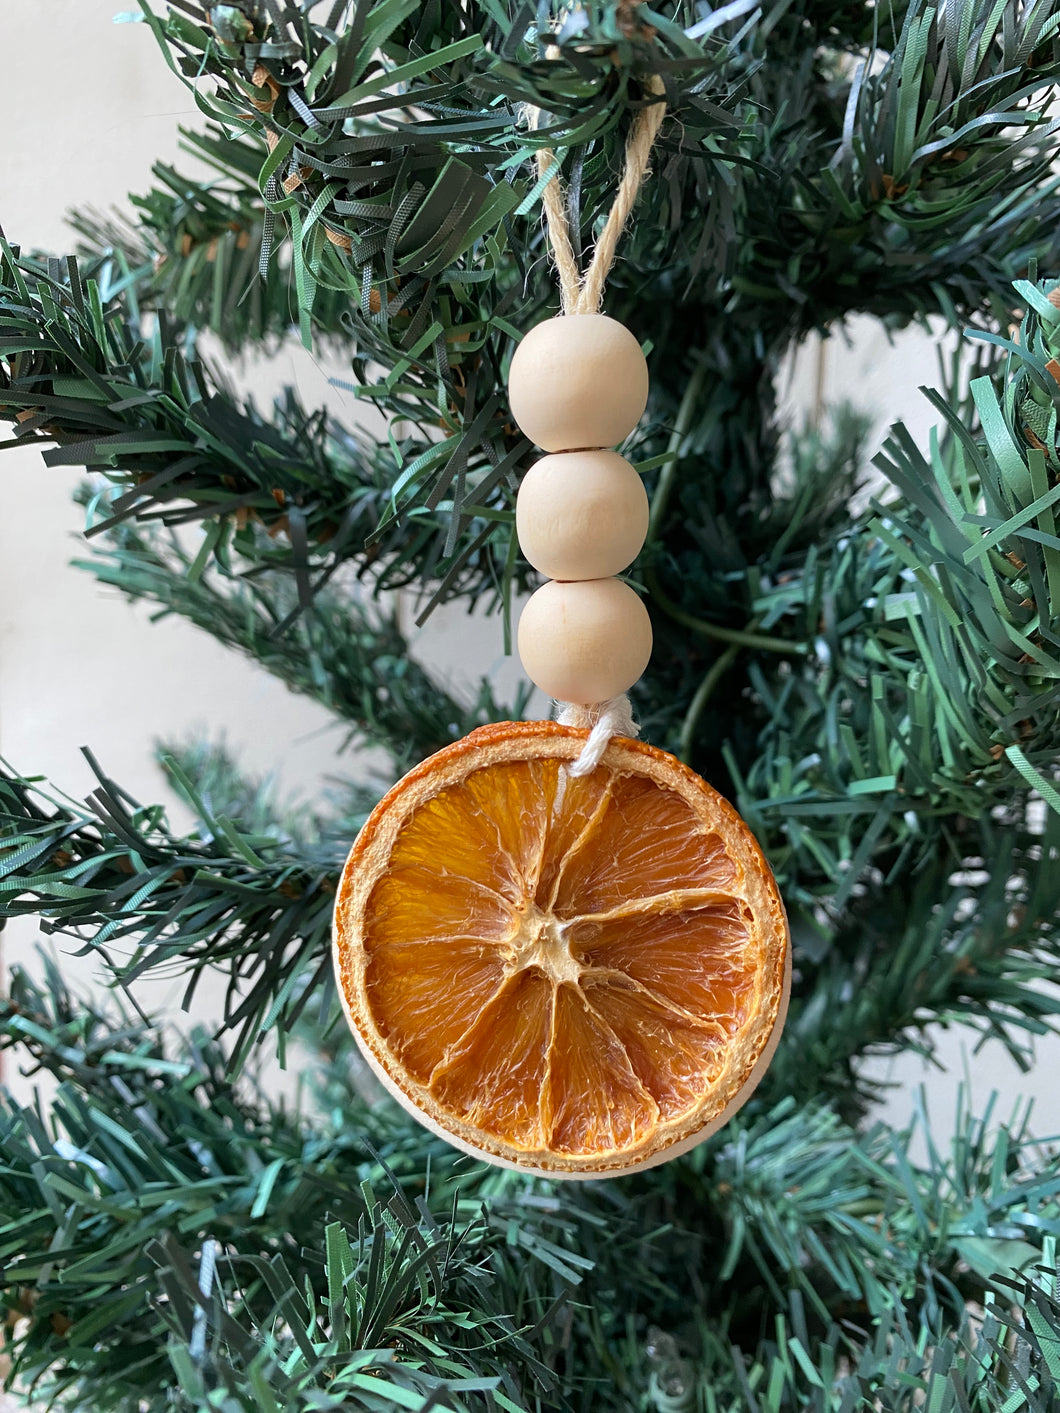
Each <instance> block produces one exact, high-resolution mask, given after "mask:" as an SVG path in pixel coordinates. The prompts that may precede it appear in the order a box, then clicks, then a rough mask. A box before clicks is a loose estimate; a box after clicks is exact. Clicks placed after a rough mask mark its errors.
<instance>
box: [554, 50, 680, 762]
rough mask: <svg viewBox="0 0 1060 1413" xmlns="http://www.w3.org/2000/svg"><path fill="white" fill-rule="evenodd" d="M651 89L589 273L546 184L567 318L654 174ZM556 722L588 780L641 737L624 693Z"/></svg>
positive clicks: (593, 289) (597, 282)
mask: <svg viewBox="0 0 1060 1413" xmlns="http://www.w3.org/2000/svg"><path fill="white" fill-rule="evenodd" d="M646 87H647V88H648V90H649V92H650V93H652V94H653V95H655V96H656V97H657V99H658V101H657V102H654V103H649V104H648V105H647V106H646V107H644V108H641V109H640V111H639V112H638V113H637V115H636V117H635V118H634V120H633V126H632V128H631V129H630V133H629V137H628V138H627V140H626V156H625V162H624V164H623V168H622V178H621V180H620V181H619V184H618V191H617V192H616V194H615V199H614V202H613V203H612V206H611V210H610V211H609V212H608V216H607V220H606V221H605V222H604V226H603V229H602V230H601V232H600V234H599V236H598V237H597V241H596V245H595V246H594V247H593V253H592V258H591V259H590V261H589V265H588V268H587V269H586V271H585V273H584V274H582V272H581V271H580V270H579V269H578V261H577V259H576V258H575V254H574V246H573V244H572V242H571V238H570V227H569V226H568V225H567V201H566V196H565V195H564V192H563V187H562V184H561V182H560V179H559V175H558V171H557V173H556V174H555V175H553V177H552V178H551V180H550V181H548V182H547V183H546V185H545V188H544V190H543V192H542V193H541V204H542V206H543V207H544V211H545V222H546V227H547V230H548V239H549V243H550V244H551V246H552V256H553V259H554V261H555V264H556V273H557V274H558V276H559V288H560V308H561V310H562V312H563V313H564V314H597V313H599V311H600V306H601V305H602V304H603V301H604V284H605V283H606V281H607V277H608V275H609V274H610V272H611V267H612V265H614V263H615V256H616V254H617V252H618V242H619V240H620V239H621V237H622V232H623V231H624V230H625V228H626V222H627V221H628V220H629V216H630V212H631V211H632V210H633V205H634V203H635V202H636V199H637V194H638V192H639V191H640V188H641V186H642V185H643V183H644V181H645V179H646V178H647V176H648V175H649V170H650V169H649V165H648V163H649V161H650V158H651V150H652V147H653V146H654V144H655V137H656V134H657V133H658V131H659V127H660V125H661V123H662V120H663V115H664V114H665V112H666V103H665V101H664V100H663V96H662V95H663V93H664V92H665V90H664V87H663V83H662V80H661V79H660V78H659V76H658V74H652V75H651V77H650V78H649V80H648V81H647V84H646ZM526 116H527V122H528V125H529V126H530V128H531V129H535V128H537V127H538V125H539V124H540V121H541V109H540V108H534V107H531V106H529V105H528V106H527V109H526ZM555 165H556V157H555V154H554V153H553V152H552V150H551V149H550V148H548V147H540V148H538V151H537V170H538V175H539V178H543V177H544V176H545V175H546V174H547V173H548V171H549V170H550V169H551V168H553V167H554V166H555ZM556 706H557V707H558V712H557V718H556V719H557V720H558V721H559V722H560V724H561V725H563V726H578V727H582V728H588V729H589V739H588V740H587V741H586V743H585V745H584V747H583V748H582V752H581V754H580V755H579V756H578V759H577V760H576V761H575V762H574V764H573V765H572V766H571V768H570V773H571V774H572V775H588V774H589V772H590V771H592V770H595V769H596V767H597V766H598V765H599V764H600V761H601V760H602V758H603V754H604V752H605V751H606V750H607V744H608V742H609V741H610V740H611V737H612V736H637V735H638V734H639V733H640V727H639V726H638V725H637V723H636V722H635V721H634V720H633V708H632V706H631V704H630V700H629V697H628V696H626V695H625V693H623V694H622V695H621V696H618V697H612V698H611V700H610V701H606V702H596V703H595V704H592V705H589V706H579V705H578V704H577V703H576V702H557V703H556Z"/></svg>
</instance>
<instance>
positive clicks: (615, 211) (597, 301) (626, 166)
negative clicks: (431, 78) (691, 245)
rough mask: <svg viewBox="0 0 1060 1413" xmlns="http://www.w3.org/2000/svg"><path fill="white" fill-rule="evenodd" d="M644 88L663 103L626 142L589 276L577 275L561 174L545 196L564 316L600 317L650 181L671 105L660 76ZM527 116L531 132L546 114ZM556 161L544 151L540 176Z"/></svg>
mask: <svg viewBox="0 0 1060 1413" xmlns="http://www.w3.org/2000/svg"><path fill="white" fill-rule="evenodd" d="M645 87H646V88H647V89H648V91H649V92H650V93H652V94H653V95H654V96H655V97H657V98H658V100H659V101H658V102H655V103H649V104H648V105H647V106H646V107H644V108H641V109H640V111H639V112H638V113H637V116H636V117H635V118H634V120H633V126H632V128H631V129H630V133H629V137H628V139H627V141H626V159H625V162H624V163H623V167H622V178H621V180H620V181H619V184H618V191H617V192H616V193H615V199H614V202H613V203H612V205H611V210H610V212H609V213H608V217H607V221H606V222H605V223H604V228H603V230H602V231H601V232H600V235H599V238H598V239H597V242H596V245H595V247H594V248H593V254H592V259H591V260H590V261H589V267H588V269H587V270H586V271H585V274H584V275H583V274H582V272H581V271H580V270H579V269H578V262H577V260H576V259H575V256H574V247H573V245H572V244H571V238H570V228H569V227H568V225H567V202H566V198H565V196H564V192H563V187H562V185H561V183H560V179H559V176H558V174H557V175H556V176H554V177H553V178H552V180H551V181H550V182H549V183H548V185H547V186H546V187H545V189H544V191H543V192H542V194H541V204H542V205H543V206H544V208H545V219H546V221H547V223H548V238H549V241H550V242H551V245H552V254H553V258H554V259H555V262H556V272H557V274H558V275H559V288H560V308H561V309H562V311H563V313H564V314H597V313H599V311H600V306H601V305H602V304H603V302H604V284H605V283H606V281H607V277H608V275H609V274H610V273H611V266H612V265H613V264H614V263H615V255H616V253H617V251H618V242H619V240H620V239H621V238H622V232H623V231H624V230H625V228H626V222H627V221H628V220H629V215H630V212H631V211H632V210H633V205H634V203H635V202H636V200H637V194H638V192H639V191H640V189H641V186H642V185H643V183H644V180H645V178H646V177H647V176H648V175H649V170H650V169H649V166H648V162H649V160H650V158H651V150H652V147H653V146H654V145H655V136H656V134H657V133H658V131H659V128H660V126H661V124H662V120H663V117H664V115H665V113H666V103H665V100H664V99H663V94H664V93H665V89H664V87H663V82H662V79H661V78H660V77H659V75H658V74H652V75H651V77H650V78H649V79H648V80H647V82H646V84H645ZM527 115H528V118H529V121H530V127H531V128H536V127H537V126H538V124H539V122H540V121H541V109H540V108H532V107H531V108H528V109H527ZM555 160H556V155H555V153H554V152H553V151H552V149H551V148H549V147H539V148H538V151H537V171H538V176H539V177H543V176H544V175H545V173H546V172H547V171H548V170H549V168H550V167H552V166H553V165H554V163H555Z"/></svg>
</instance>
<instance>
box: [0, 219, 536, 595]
mask: <svg viewBox="0 0 1060 1413" xmlns="http://www.w3.org/2000/svg"><path fill="white" fill-rule="evenodd" d="M151 279H152V276H151V274H150V267H149V266H140V267H138V268H135V269H134V268H130V267H129V265H128V264H127V263H126V260H125V258H124V256H123V255H122V254H121V252H118V253H115V254H110V255H102V256H100V257H99V258H98V259H97V260H95V261H94V262H93V263H92V264H91V265H90V266H88V267H86V268H85V269H84V270H83V271H82V270H81V269H80V268H79V267H78V265H77V262H76V261H75V260H73V259H68V260H64V261H61V262H60V261H43V260H40V259H30V258H24V257H21V256H20V255H18V253H17V252H16V251H14V250H13V249H11V248H10V247H9V246H7V245H5V244H4V243H3V242H2V240H0V418H2V419H5V420H8V421H11V422H12V423H13V424H14V425H15V429H16V433H15V436H14V437H13V438H12V439H11V440H10V441H8V442H6V443H3V445H4V446H26V445H39V446H41V447H42V448H46V447H48V446H49V445H51V444H55V445H54V447H53V449H51V450H45V451H44V460H45V463H46V465H49V466H70V465H74V466H77V465H81V466H86V467H88V468H90V469H92V470H96V471H100V472H102V473H103V474H104V475H105V476H107V477H108V479H109V480H110V481H111V482H112V483H113V484H115V485H116V486H117V487H119V488H120V490H121V495H120V496H119V497H118V498H117V500H116V501H115V503H114V505H113V506H112V507H111V508H110V509H109V511H108V513H106V514H104V515H101V516H98V517H93V518H92V521H91V522H90V525H89V534H94V533H99V532H100V531H102V530H105V529H106V528H107V527H108V526H112V525H115V524H120V523H123V522H124V521H126V520H129V519H132V518H137V519H140V520H144V519H153V518H160V519H162V520H163V521H164V522H165V523H167V524H186V523H189V522H194V521H201V522H203V523H204V524H205V527H206V531H207V543H206V548H205V549H204V562H205V559H206V558H214V559H216V560H218V561H220V562H222V563H224V562H225V561H226V559H227V556H228V555H229V554H234V555H237V556H239V557H241V558H242V559H243V560H245V561H246V562H247V564H246V567H248V568H251V567H253V568H267V569H269V570H279V571H282V572H284V573H287V574H290V575H292V576H293V577H294V580H295V582H296V584H297V588H298V594H299V600H300V602H301V603H302V605H303V606H304V605H307V604H308V603H309V602H310V601H311V599H312V597H313V595H314V593H315V592H316V590H317V589H318V588H319V587H320V586H321V585H322V584H324V583H326V582H327V581H328V579H329V578H330V577H331V575H332V574H333V573H334V572H335V570H336V569H337V568H338V567H339V566H340V565H342V564H345V563H347V562H348V561H354V562H355V563H356V564H357V565H358V566H359V568H360V569H361V571H362V572H368V571H370V572H371V574H372V577H373V581H374V583H375V584H376V585H377V586H378V587H380V588H394V587H399V586H400V585H403V584H406V583H409V582H419V581H424V580H425V581H428V582H429V581H430V580H432V579H433V580H434V581H435V593H434V597H433V599H432V603H433V602H436V601H437V600H438V599H439V598H440V597H444V596H446V595H453V594H465V595H467V596H469V597H471V598H474V597H476V596H478V595H480V594H482V593H483V592H489V593H491V594H497V593H501V594H502V595H505V596H506V594H507V591H508V588H509V587H510V585H511V582H512V577H513V574H515V573H516V563H515V560H514V557H513V555H512V554H511V553H510V551H509V548H508V541H510V540H511V539H512V520H513V514H512V511H511V508H510V503H509V502H510V497H511V490H510V485H511V482H512V468H513V466H514V464H515V462H516V461H517V460H518V457H519V455H520V454H521V448H523V447H525V442H524V441H523V440H522V439H521V438H518V437H517V438H516V439H515V441H514V443H513V445H512V447H511V448H507V447H506V448H505V449H504V452H503V455H500V454H498V453H495V452H494V450H492V449H491V448H487V450H486V451H481V450H480V451H478V452H477V453H476V455H475V456H474V457H472V458H470V459H468V458H467V455H466V453H467V448H466V446H465V445H464V438H463V437H462V436H461V435H460V434H457V435H455V436H454V437H450V438H448V439H446V438H443V439H439V438H438V436H437V428H436V427H434V426H430V427H428V428H426V429H425V428H423V427H422V426H415V425H413V427H412V430H411V431H410V432H409V433H408V434H407V435H406V436H404V437H402V438H400V439H398V438H396V437H395V438H393V439H391V440H389V441H382V442H377V441H374V440H371V439H369V438H366V437H363V436H357V437H355V436H353V435H351V434H350V433H349V432H347V431H346V430H345V429H343V428H342V427H340V426H339V425H338V424H337V423H336V421H335V420H334V418H332V417H330V416H329V415H327V414H326V413H325V412H323V411H319V412H315V413H309V412H306V411H305V410H304V409H303V408H302V407H301V405H300V404H299V402H298V400H297V398H296V396H295V395H294V393H293V392H292V391H290V390H288V391H287V392H286V393H285V394H284V395H283V396H282V397H281V398H280V399H278V401H277V403H276V404H275V406H274V408H273V416H272V420H269V419H267V418H266V417H265V416H263V415H262V414H261V413H260V412H259V411H258V409H257V408H256V407H255V406H254V404H253V402H252V401H250V400H249V399H239V398H236V397H235V396H234V395H232V394H231V393H230V392H229V391H227V389H226V388H225V386H224V382H223V380H221V379H220V378H219V376H218V375H217V374H216V372H213V371H211V370H209V369H207V368H206V367H205V366H204V365H203V363H202V362H201V360H200V359H199V358H198V357H197V356H196V353H195V343H194V330H193V329H192V328H191V326H181V325H178V326H172V325H171V324H170V323H169V320H168V317H167V316H166V315H165V312H164V311H161V310H160V311H158V315H159V317H158V318H157V319H154V320H151V321H148V320H145V319H144V318H143V317H142V312H141V308H140V294H141V292H145V293H146V294H147V296H148V298H149V299H150V295H151V288H152V287H151ZM144 282H146V287H145V289H144V290H142V288H141V287H142V286H144ZM146 312H149V310H148V311H146ZM471 396H472V397H473V396H474V393H473V392H472V393H471ZM397 397H398V406H401V402H400V399H401V391H400V389H399V390H398V393H397ZM496 402H497V399H496V398H494V399H493V403H494V404H496ZM494 410H495V409H494ZM407 411H408V413H409V419H410V420H411V422H412V423H415V421H416V419H417V417H420V415H421V409H420V408H418V407H415V406H413V407H410V408H409V409H407ZM398 415H399V416H401V415H403V414H402V413H401V412H398ZM421 420H422V419H421ZM454 443H455V446H454ZM461 447H463V450H461ZM461 457H463V458H464V459H463V460H461ZM457 462H459V465H457ZM402 465H405V466H406V473H405V474H404V480H405V481H406V482H410V481H413V482H414V481H415V479H416V475H417V474H419V473H418V472H417V471H416V469H415V468H416V467H417V465H418V466H419V467H420V470H421V471H423V472H426V471H429V470H430V469H431V468H435V474H436V476H437V475H439V474H440V475H441V477H442V480H440V481H438V482H437V484H438V485H441V486H442V490H443V491H444V490H445V489H446V486H448V484H449V481H451V480H452V479H453V477H456V478H457V479H458V481H459V485H460V487H461V494H462V495H464V494H465V493H466V496H465V499H466V500H468V501H469V502H470V501H474V505H471V504H467V505H464V506H463V510H462V511H461V512H460V513H457V512H455V511H454V510H453V502H452V501H448V502H447V501H445V499H444V496H442V495H439V496H438V498H437V499H436V501H435V502H434V504H433V505H432V506H431V507H421V508H420V509H419V511H418V512H417V513H416V514H415V515H414V516H412V515H410V516H408V517H407V518H404V519H402V520H399V519H398V518H397V517H396V515H395V508H396V507H397V506H400V505H403V504H404V500H403V497H402V494H401V482H400V479H399V480H397V481H395V474H396V470H397V468H399V467H401V466H402ZM439 467H440V472H439V471H438V468H439ZM446 476H448V478H449V481H445V477H446ZM443 482H444V484H443ZM406 498H407V497H406ZM461 503H462V502H461ZM259 528H261V529H264V530H265V531H267V532H268V534H267V535H261V534H259V533H258V530H259ZM498 529H499V530H500V532H501V533H500V536H499V537H498V535H497V533H496V532H497V531H498ZM450 540H452V541H453V543H452V544H450V543H449V542H450ZM523 572H524V573H525V570H524V571H523Z"/></svg>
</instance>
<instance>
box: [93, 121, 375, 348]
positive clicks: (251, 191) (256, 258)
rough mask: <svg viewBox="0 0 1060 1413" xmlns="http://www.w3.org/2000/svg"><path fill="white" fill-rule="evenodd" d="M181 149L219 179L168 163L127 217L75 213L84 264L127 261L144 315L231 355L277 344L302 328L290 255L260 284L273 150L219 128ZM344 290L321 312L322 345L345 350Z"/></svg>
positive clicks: (186, 136) (322, 303) (281, 256)
mask: <svg viewBox="0 0 1060 1413" xmlns="http://www.w3.org/2000/svg"><path fill="white" fill-rule="evenodd" d="M180 132H181V146H182V148H183V149H184V150H185V151H186V152H188V153H190V154H191V155H192V156H193V157H194V158H196V159H198V160H199V162H200V163H205V164H207V165H209V166H211V167H213V168H214V169H215V171H214V172H213V173H212V174H211V175H205V176H203V175H194V176H193V175H190V174H188V173H187V172H184V171H178V170H177V169H176V168H174V167H172V166H170V165H169V164H168V163H164V162H159V163H156V164H155V165H154V166H153V167H152V169H151V171H152V175H153V176H154V178H155V183H156V184H155V186H154V187H153V188H152V189H151V190H149V191H147V192H145V193H143V194H142V195H132V196H130V198H129V200H130V204H131V206H132V208H133V209H132V211H131V212H130V213H129V214H128V215H122V214H119V213H113V214H109V215H103V214H101V213H99V212H96V211H93V210H82V211H75V212H74V213H73V214H72V215H71V217H70V223H71V225H72V226H73V228H74V230H75V231H76V232H77V233H78V235H79V236H80V237H81V243H80V245H79V247H78V250H77V252H76V253H77V255H78V257H79V258H80V259H81V261H82V263H83V264H85V265H88V266H91V265H92V264H93V263H94V262H96V261H98V259H99V257H100V255H102V254H112V255H115V256H120V258H122V259H123V260H124V262H125V263H126V264H127V265H128V267H129V269H130V270H133V271H135V272H136V275H137V299H138V303H139V305H140V308H141V309H158V310H162V311H164V312H165V314H166V315H167V316H168V318H169V319H171V320H173V321H174V322H176V323H178V324H186V325H190V326H191V327H193V328H195V329H197V330H203V329H209V330H210V332H211V333H213V334H215V335H216V336H217V337H218V338H219V339H220V340H221V341H222V344H223V345H224V347H225V351H226V352H227V353H229V354H230V355H238V354H240V353H242V352H244V351H245V350H246V349H247V347H248V346H250V345H255V344H257V345H273V344H275V343H276V342H277V341H278V340H280V339H282V338H284V337H285V336H286V335H287V334H288V333H289V332H290V330H291V329H292V327H294V328H297V325H298V308H297V304H296V303H295V302H294V298H293V293H292V270H291V266H290V259H289V255H290V251H289V248H288V247H286V246H283V247H281V249H280V250H279V251H277V252H276V254H275V256H274V259H273V263H272V266H271V268H270V272H269V278H268V279H267V280H263V279H262V278H261V277H260V265H261V246H262V239H263V236H264V229H265V217H266V208H265V205H264V202H263V201H262V198H261V193H260V192H259V190H258V185H257V173H258V169H259V167H260V166H261V163H262V160H263V159H264V156H265V153H266V151H267V148H266V146H265V143H264V140H263V139H261V138H260V137H258V136H256V135H255V136H245V137H243V138H235V137H232V136H229V135H226V134H225V133H224V132H223V131H221V130H220V129H219V128H216V127H215V126H211V127H209V128H207V130H206V131H205V132H203V133H197V132H192V131H189V130H188V129H185V128H182V129H181V130H180ZM349 304H350V300H349V295H348V293H347V292H346V291H335V290H328V289H324V288H320V289H318V291H317V295H316V299H315V301H314V306H313V322H314V334H315V337H316V339H317V341H318V342H319V343H323V344H327V343H328V342H329V341H330V342H339V341H345V340H346V339H348V337H349V330H348V328H347V327H345V325H344V316H346V315H347V313H348V309H349Z"/></svg>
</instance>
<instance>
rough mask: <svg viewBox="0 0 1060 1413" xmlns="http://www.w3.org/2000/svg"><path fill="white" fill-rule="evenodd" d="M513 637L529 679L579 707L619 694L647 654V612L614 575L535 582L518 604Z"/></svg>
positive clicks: (635, 676)
mask: <svg viewBox="0 0 1060 1413" xmlns="http://www.w3.org/2000/svg"><path fill="white" fill-rule="evenodd" d="M518 636H519V656H520V657H521V658H522V661H523V668H524V670H525V672H526V675H527V676H528V677H529V678H530V680H531V682H533V683H534V684H535V686H538V687H540V688H541V690H542V691H543V692H545V693H547V694H548V696H550V697H555V698H556V700H557V701H562V702H575V703H578V704H579V705H582V706H588V705H590V704H591V703H594V702H605V701H607V700H608V699H609V698H610V697H617V696H618V694H619V693H620V692H627V691H628V690H629V689H630V687H632V686H633V684H634V682H636V680H637V679H638V677H640V675H641V674H642V673H643V671H644V669H645V668H646V667H647V665H648V659H649V657H650V656H651V619H650V618H649V617H648V610H647V609H646V608H645V607H644V605H643V604H642V603H641V601H640V599H639V598H638V597H637V595H636V594H635V593H634V592H633V590H632V589H631V588H630V587H629V585H628V584H624V583H623V582H622V580H621V579H585V580H582V581H581V582H579V583H561V582H559V581H557V580H553V581H551V582H549V583H547V584H543V585H542V586H541V588H540V589H538V590H537V592H536V593H535V594H532V595H531V597H530V599H529V600H528V602H527V604H526V607H525V608H524V609H523V613H522V617H521V618H520V619H519V635H518Z"/></svg>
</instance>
